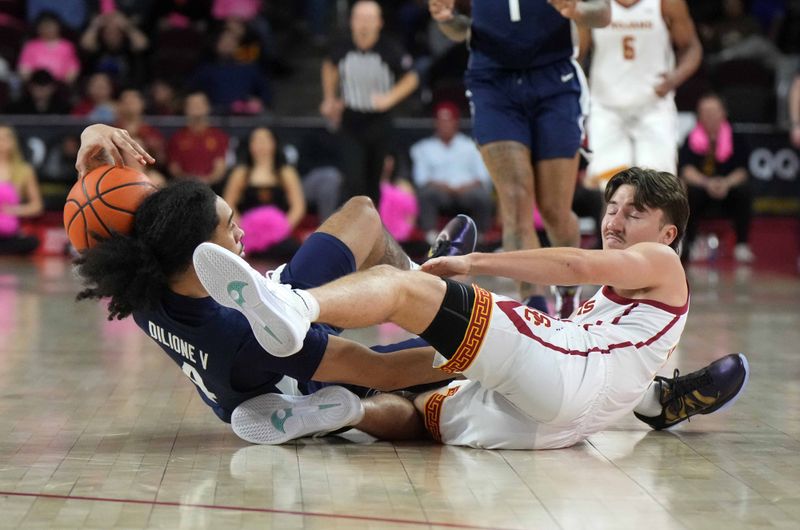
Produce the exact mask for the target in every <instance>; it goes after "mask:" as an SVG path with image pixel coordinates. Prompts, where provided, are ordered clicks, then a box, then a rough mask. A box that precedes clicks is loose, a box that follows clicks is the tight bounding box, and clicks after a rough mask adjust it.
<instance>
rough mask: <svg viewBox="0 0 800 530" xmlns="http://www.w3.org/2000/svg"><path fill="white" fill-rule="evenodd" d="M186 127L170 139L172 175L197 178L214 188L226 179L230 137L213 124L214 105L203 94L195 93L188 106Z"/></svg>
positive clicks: (169, 152) (185, 107) (170, 167)
mask: <svg viewBox="0 0 800 530" xmlns="http://www.w3.org/2000/svg"><path fill="white" fill-rule="evenodd" d="M184 114H185V116H186V126H185V127H184V128H182V129H180V130H179V131H177V132H176V133H175V134H173V135H172V137H171V138H170V139H169V143H168V144H167V156H168V158H169V172H170V174H171V175H172V176H173V177H174V178H182V179H197V180H200V181H202V182H205V183H206V184H209V185H211V186H213V185H215V184H218V183H219V182H220V181H221V180H222V177H223V176H225V169H226V164H225V155H226V153H227V151H228V140H229V138H228V135H227V134H226V133H225V132H223V131H222V130H220V129H217V128H216V127H212V126H211V124H210V122H209V116H210V114H211V106H210V105H209V103H208V97H206V95H205V94H204V93H202V92H193V93H192V94H189V95H188V96H187V97H186V101H185V103H184Z"/></svg>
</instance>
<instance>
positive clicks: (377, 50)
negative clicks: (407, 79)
mask: <svg viewBox="0 0 800 530" xmlns="http://www.w3.org/2000/svg"><path fill="white" fill-rule="evenodd" d="M329 59H330V60H331V62H333V64H335V65H336V67H337V68H338V69H339V88H340V91H341V94H342V99H343V100H344V104H345V107H347V108H348V109H350V110H354V111H357V112H375V108H374V106H373V105H372V95H373V94H381V93H384V92H388V91H389V90H391V89H392V87H394V85H395V83H397V80H398V79H400V78H401V77H402V76H403V75H405V74H406V73H407V72H408V71H409V70H410V69H411V63H412V60H411V57H410V56H409V55H408V54H405V53H404V52H403V50H402V49H401V48H400V46H398V45H397V44H395V43H394V42H392V41H391V40H389V39H387V38H385V37H383V36H382V37H380V38H379V39H378V42H376V43H375V45H374V46H373V47H372V48H370V49H369V50H360V49H358V48H357V47H356V46H355V44H353V41H352V39H349V38H348V39H346V40H344V41H342V42H341V43H340V44H339V45H338V46H336V47H334V49H333V50H332V53H331V54H330V56H329Z"/></svg>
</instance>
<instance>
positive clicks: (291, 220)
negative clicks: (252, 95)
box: [223, 127, 306, 254]
mask: <svg viewBox="0 0 800 530" xmlns="http://www.w3.org/2000/svg"><path fill="white" fill-rule="evenodd" d="M245 159H246V160H245V162H244V163H243V164H239V165H237V166H236V167H234V168H233V171H231V174H230V177H229V178H228V182H227V184H226V185H225V193H224V194H223V198H224V199H225V201H226V202H227V203H228V204H229V205H231V207H232V208H233V210H234V212H235V215H236V216H238V218H239V226H241V228H242V230H244V237H243V239H242V241H243V242H244V246H245V248H246V249H247V251H248V253H250V254H254V253H255V254H262V253H264V252H266V251H268V250H270V249H275V248H276V247H280V248H281V251H280V253H282V254H291V253H293V251H294V250H296V249H297V248H298V247H299V243H297V242H296V241H292V231H293V230H294V229H295V228H296V227H297V225H298V224H299V223H300V221H302V220H303V217H304V216H305V214H306V200H305V197H304V195H303V186H302V184H301V182H300V176H299V175H298V173H297V170H296V169H295V168H294V167H292V166H291V165H290V164H288V163H286V159H285V157H284V156H283V152H282V151H281V149H280V147H279V145H278V142H277V141H276V139H275V136H274V135H273V134H272V131H270V130H269V129H267V128H266V127H259V128H256V129H253V131H252V132H251V133H250V138H249V140H248V151H247V155H246V156H245ZM287 247H289V248H287Z"/></svg>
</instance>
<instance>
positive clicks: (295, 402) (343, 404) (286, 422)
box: [231, 386, 363, 445]
mask: <svg viewBox="0 0 800 530" xmlns="http://www.w3.org/2000/svg"><path fill="white" fill-rule="evenodd" d="M362 415H363V406H362V405H361V400H360V399H359V398H358V396H356V395H355V394H353V393H352V392H350V391H349V390H347V389H346V388H344V387H341V386H326V387H324V388H322V389H321V390H318V391H317V392H315V393H313V394H311V395H310V396H288V395H285V394H264V395H262V396H257V397H254V398H252V399H249V400H247V401H245V402H244V403H242V404H241V405H239V406H238V407H236V408H235V409H234V411H233V414H232V416H231V427H233V432H235V433H236V435H237V436H239V438H241V439H243V440H245V441H248V442H250V443H254V444H267V445H277V444H282V443H285V442H288V441H290V440H294V439H296V438H302V437H304V436H308V435H312V434H324V433H328V432H331V431H335V430H337V429H341V428H342V427H347V426H348V425H352V424H353V423H355V422H356V421H358V420H359V419H360V417H361V416H362Z"/></svg>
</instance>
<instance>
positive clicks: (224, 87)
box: [189, 31, 270, 114]
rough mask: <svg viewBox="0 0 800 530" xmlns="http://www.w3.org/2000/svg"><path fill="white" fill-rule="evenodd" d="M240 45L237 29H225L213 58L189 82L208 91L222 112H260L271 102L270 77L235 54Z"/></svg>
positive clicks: (197, 88)
mask: <svg viewBox="0 0 800 530" xmlns="http://www.w3.org/2000/svg"><path fill="white" fill-rule="evenodd" d="M238 45H239V42H238V40H237V37H236V35H235V34H234V33H232V32H230V31H222V32H221V33H220V34H219V35H218V36H217V39H216V45H215V57H214V59H213V60H212V61H209V62H206V63H204V64H202V65H200V67H199V68H198V69H197V71H196V72H195V73H194V75H193V76H192V79H191V81H190V82H189V85H190V86H191V87H192V88H194V89H195V90H201V91H203V92H205V93H206V94H208V98H209V100H210V102H211V105H212V106H213V108H214V110H215V111H216V112H218V113H220V114H261V113H262V112H263V111H264V108H265V107H266V106H268V105H269V103H270V94H269V87H268V84H267V79H266V78H265V77H264V74H262V73H261V70H260V69H259V68H258V66H256V65H255V64H253V63H242V62H239V61H237V60H236V59H235V58H234V54H235V53H236V49H237V47H238Z"/></svg>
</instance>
